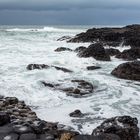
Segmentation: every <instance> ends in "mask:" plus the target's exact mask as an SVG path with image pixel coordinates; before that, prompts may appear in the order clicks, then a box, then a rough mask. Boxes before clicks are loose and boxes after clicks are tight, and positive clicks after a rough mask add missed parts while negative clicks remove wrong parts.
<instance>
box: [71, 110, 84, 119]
mask: <svg viewBox="0 0 140 140" xmlns="http://www.w3.org/2000/svg"><path fill="white" fill-rule="evenodd" d="M69 116H70V117H83V116H84V114H83V113H82V112H81V111H80V110H79V109H77V110H75V111H73V112H71V113H70V114H69Z"/></svg>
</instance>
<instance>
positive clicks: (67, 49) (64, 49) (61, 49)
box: [54, 47, 72, 52]
mask: <svg viewBox="0 0 140 140" xmlns="http://www.w3.org/2000/svg"><path fill="white" fill-rule="evenodd" d="M54 51H55V52H62V51H72V49H69V48H65V47H60V48H57V49H56V50H54Z"/></svg>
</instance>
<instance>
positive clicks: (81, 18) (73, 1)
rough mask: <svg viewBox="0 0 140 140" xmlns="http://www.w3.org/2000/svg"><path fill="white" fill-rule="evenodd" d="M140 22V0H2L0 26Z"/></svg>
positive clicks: (0, 3) (123, 23) (0, 2)
mask: <svg viewBox="0 0 140 140" xmlns="http://www.w3.org/2000/svg"><path fill="white" fill-rule="evenodd" d="M132 23H140V0H0V24H6V25H7V24H8V25H14V24H16V25H39V24H40V25H126V24H132Z"/></svg>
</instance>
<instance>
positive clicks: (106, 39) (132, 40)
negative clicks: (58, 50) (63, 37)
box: [68, 25, 140, 47]
mask: <svg viewBox="0 0 140 140" xmlns="http://www.w3.org/2000/svg"><path fill="white" fill-rule="evenodd" d="M68 42H102V43H103V44H104V45H108V46H113V47H116V46H119V45H120V44H123V45H130V46H131V47H140V25H129V26H125V27H120V28H111V27H110V28H92V29H89V30H87V31H86V32H83V33H80V34H77V35H76V36H75V37H74V38H72V39H70V40H68Z"/></svg>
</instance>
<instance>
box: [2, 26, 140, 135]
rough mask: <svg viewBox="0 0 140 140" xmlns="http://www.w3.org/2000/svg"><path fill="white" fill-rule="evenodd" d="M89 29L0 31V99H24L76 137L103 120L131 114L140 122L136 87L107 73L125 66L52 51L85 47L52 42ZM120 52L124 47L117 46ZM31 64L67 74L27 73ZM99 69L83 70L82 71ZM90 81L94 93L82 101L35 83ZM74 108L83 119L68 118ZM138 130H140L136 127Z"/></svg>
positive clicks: (114, 60)
mask: <svg viewBox="0 0 140 140" xmlns="http://www.w3.org/2000/svg"><path fill="white" fill-rule="evenodd" d="M88 28H89V27H86V26H84V27H82V26H75V27H74V26H73V27H72V26H71V27H66V26H64V27H42V26H40V27H38V26H18V27H11V26H1V27H0V77H1V78H0V94H1V95H4V96H15V97H18V98H19V99H20V100H24V101H25V102H26V103H27V104H28V105H30V106H31V107H32V109H33V110H34V111H35V112H36V113H37V115H38V117H40V118H41V119H44V120H47V121H53V122H59V123H62V124H65V125H69V126H71V127H73V128H75V129H76V130H78V131H80V132H82V133H91V132H92V130H93V129H94V128H95V127H96V126H97V125H99V124H100V123H101V122H102V121H103V120H104V119H105V118H109V117H113V116H118V115H131V116H133V117H137V118H138V120H139V122H140V104H139V103H140V83H138V82H134V81H130V80H123V79H118V78H115V77H113V76H112V75H111V74H110V73H111V71H112V70H113V69H114V68H115V67H116V66H118V65H119V64H121V63H123V62H125V61H123V60H121V59H117V58H114V57H111V60H112V61H111V62H103V61H96V60H95V59H93V58H79V57H78V56H77V55H76V53H75V52H69V51H65V52H54V50H55V49H56V48H58V47H67V48H71V49H73V50H74V49H75V48H77V47H79V46H86V47H87V46H88V45H89V43H66V42H65V41H62V42H60V41H56V40H57V39H58V38H60V37H62V36H65V35H68V36H75V35H76V34H77V33H80V32H83V31H86V29H88ZM118 48H119V49H120V50H123V49H126V48H129V46H127V47H123V48H122V47H121V46H120V47H118ZM31 63H33V64H34V63H36V64H47V65H55V66H61V67H65V68H68V69H70V70H72V71H74V72H73V73H64V72H62V71H58V70H56V69H54V68H49V69H47V70H45V69H44V70H32V71H28V70H27V69H26V66H27V65H28V64H31ZM92 65H96V66H100V67H101V69H98V70H93V71H88V70H87V69H86V67H87V66H92ZM72 79H79V80H86V81H88V82H91V83H92V84H93V85H94V86H95V87H96V88H95V90H94V92H93V93H92V94H91V95H89V96H86V97H83V98H74V97H71V96H67V95H66V94H65V93H63V92H60V91H56V90H52V89H50V88H47V87H44V86H43V85H42V84H41V82H40V81H42V80H45V81H47V82H50V83H52V82H54V83H59V82H60V81H63V82H64V83H65V85H66V86H68V85H69V82H68V81H69V80H72ZM75 109H80V110H81V111H82V112H83V113H87V115H86V116H85V117H83V118H79V119H76V118H70V117H69V113H70V112H72V111H74V110H75ZM139 126H140V125H139Z"/></svg>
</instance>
